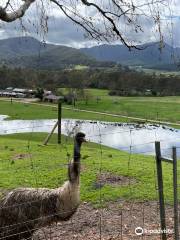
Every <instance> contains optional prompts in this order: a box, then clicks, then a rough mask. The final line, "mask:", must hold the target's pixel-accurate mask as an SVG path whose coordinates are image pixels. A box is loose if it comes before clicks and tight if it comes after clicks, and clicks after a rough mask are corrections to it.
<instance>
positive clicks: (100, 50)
mask: <svg viewBox="0 0 180 240" xmlns="http://www.w3.org/2000/svg"><path fill="white" fill-rule="evenodd" d="M139 48H140V49H143V50H137V49H132V50H131V51H129V50H128V49H127V48H126V47H125V46H123V45H107V44H104V45H99V46H94V47H91V48H81V49H76V48H72V47H67V46H61V45H54V44H48V43H47V44H43V43H41V42H39V41H38V40H37V39H35V38H32V37H19V38H9V39H4V40H0V64H1V65H2V64H6V65H8V66H10V67H24V68H41V69H62V68H68V67H69V66H72V65H87V66H93V67H95V66H101V67H102V66H104V65H105V66H106V65H108V64H107V63H109V64H110V65H111V64H112V62H114V64H116V63H119V64H121V65H127V66H141V67H143V68H156V69H167V70H175V69H177V65H176V64H175V62H178V56H180V48H172V47H171V46H169V45H168V44H165V45H164V47H163V48H162V49H161V50H159V45H158V43H149V44H144V45H140V46H139ZM175 55H176V56H175ZM175 58H176V61H175Z"/></svg>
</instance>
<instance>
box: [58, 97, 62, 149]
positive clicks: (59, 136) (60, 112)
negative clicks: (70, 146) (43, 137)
mask: <svg viewBox="0 0 180 240" xmlns="http://www.w3.org/2000/svg"><path fill="white" fill-rule="evenodd" d="M61 115H62V103H61V100H59V101H58V144H60V143H61Z"/></svg>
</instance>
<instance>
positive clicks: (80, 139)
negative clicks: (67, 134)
mask: <svg viewBox="0 0 180 240" xmlns="http://www.w3.org/2000/svg"><path fill="white" fill-rule="evenodd" d="M85 136H86V135H85V134H84V133H82V132H78V133H77V134H76V136H75V141H76V142H77V143H78V144H79V145H81V144H82V143H83V142H86V139H85Z"/></svg>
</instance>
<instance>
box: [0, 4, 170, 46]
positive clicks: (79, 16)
mask: <svg viewBox="0 0 180 240" xmlns="http://www.w3.org/2000/svg"><path fill="white" fill-rule="evenodd" d="M13 1H14V0H4V2H5V4H4V5H3V6H2V4H0V20H2V21H4V22H13V21H15V20H16V19H20V18H22V17H23V16H24V15H25V13H26V12H27V11H28V9H29V8H30V7H31V5H33V4H35V2H39V3H41V8H42V13H43V14H42V16H41V17H42V18H43V19H44V20H45V21H41V24H43V22H44V24H45V25H46V24H47V22H48V11H47V9H48V7H46V6H47V4H49V3H50V4H51V5H52V6H53V5H54V6H55V7H57V8H58V9H59V10H60V11H61V13H63V14H64V15H65V16H66V17H67V18H68V19H70V20H71V21H73V22H74V23H75V24H77V25H79V26H80V27H81V28H83V29H84V30H85V32H86V36H88V37H90V38H92V39H96V40H98V41H111V40H120V41H121V42H122V43H123V44H124V45H126V46H127V47H128V48H129V49H130V48H137V49H138V46H136V43H135V42H134V41H132V40H131V41H130V40H129V38H128V33H129V31H130V30H131V33H132V31H133V32H134V33H137V34H138V33H139V32H143V21H144V20H145V19H148V20H149V21H151V22H153V23H154V24H155V25H156V29H157V31H158V33H159V40H160V43H161V45H162V42H163V36H162V31H161V16H160V12H164V11H163V9H162V8H166V10H167V9H168V6H169V5H168V1H167V0H148V1H146V0H108V1H107V0H104V1H99V0H19V1H18V3H19V5H18V6H17V8H16V9H14V8H12V7H11V2H13ZM12 9H13V10H12ZM82 9H84V10H85V11H82ZM42 27H43V26H42ZM125 27H129V31H127V29H125V30H124V28H125Z"/></svg>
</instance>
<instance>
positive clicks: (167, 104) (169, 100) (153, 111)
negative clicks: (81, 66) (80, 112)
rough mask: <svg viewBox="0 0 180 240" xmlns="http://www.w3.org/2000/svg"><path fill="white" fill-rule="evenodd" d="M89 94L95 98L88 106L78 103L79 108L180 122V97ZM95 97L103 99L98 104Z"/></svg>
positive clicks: (93, 92)
mask: <svg viewBox="0 0 180 240" xmlns="http://www.w3.org/2000/svg"><path fill="white" fill-rule="evenodd" d="M89 93H90V94H91V95H92V96H93V98H92V99H90V100H89V101H88V104H86V103H85V101H79V102H77V104H76V106H77V108H80V109H88V110H96V111H101V112H108V113H114V114H119V115H126V116H131V117H140V118H145V119H153V120H161V121H170V122H174V123H175V122H179V121H180V114H179V113H180V97H116V96H109V95H108V92H107V91H106V90H97V89H96V90H89ZM95 96H100V98H101V100H100V101H99V102H98V103H97V100H96V97H95Z"/></svg>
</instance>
